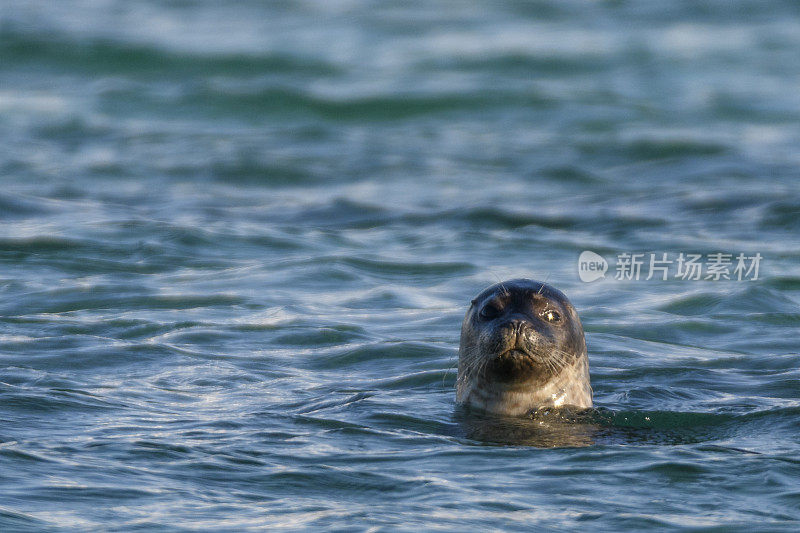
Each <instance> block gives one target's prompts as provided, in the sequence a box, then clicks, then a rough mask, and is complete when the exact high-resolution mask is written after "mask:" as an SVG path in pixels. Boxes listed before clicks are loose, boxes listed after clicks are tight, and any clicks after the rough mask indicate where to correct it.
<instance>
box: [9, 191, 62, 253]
mask: <svg viewBox="0 0 800 533" xmlns="http://www.w3.org/2000/svg"><path fill="white" fill-rule="evenodd" d="M48 203H49V202H44V201H42V200H40V199H38V198H35V197H29V196H23V195H19V194H9V193H0V220H7V219H9V218H28V217H31V216H34V215H43V214H45V213H47V212H49V211H50V210H51V209H50V207H49V205H48ZM3 248H4V243H2V242H0V250H2V249H3Z"/></svg>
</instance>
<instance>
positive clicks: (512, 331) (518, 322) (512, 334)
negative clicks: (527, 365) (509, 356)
mask: <svg viewBox="0 0 800 533" xmlns="http://www.w3.org/2000/svg"><path fill="white" fill-rule="evenodd" d="M504 329H505V330H506V331H507V336H508V339H509V341H511V342H510V344H511V346H513V347H514V348H519V347H521V345H522V344H524V343H525V334H526V332H527V330H528V329H529V328H528V322H527V320H525V319H522V318H511V319H509V320H508V321H506V323H505V324H504Z"/></svg>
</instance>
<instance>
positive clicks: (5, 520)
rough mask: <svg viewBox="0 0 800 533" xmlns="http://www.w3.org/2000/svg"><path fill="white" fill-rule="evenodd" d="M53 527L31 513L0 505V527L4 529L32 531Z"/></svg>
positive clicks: (22, 531) (23, 531) (25, 532)
mask: <svg viewBox="0 0 800 533" xmlns="http://www.w3.org/2000/svg"><path fill="white" fill-rule="evenodd" d="M9 503H10V502H9ZM53 527H54V526H49V525H48V523H47V522H46V521H44V520H41V519H39V518H36V517H35V516H33V515H30V514H27V513H22V512H18V511H15V510H14V509H11V508H9V507H7V506H6V505H4V506H0V528H2V529H4V530H6V531H18V532H20V533H27V532H31V533H34V532H42V531H48V530H50V529H49V528H53ZM53 530H54V529H53Z"/></svg>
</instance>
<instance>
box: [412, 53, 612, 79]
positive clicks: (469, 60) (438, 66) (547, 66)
mask: <svg viewBox="0 0 800 533" xmlns="http://www.w3.org/2000/svg"><path fill="white" fill-rule="evenodd" d="M417 68H419V69H420V70H423V71H434V72H441V71H442V70H450V71H456V72H461V73H464V72H477V73H481V74H487V75H488V74H491V73H502V75H503V76H509V77H513V76H525V77H530V76H536V75H541V76H562V77H577V76H585V75H587V74H592V73H596V72H601V71H603V70H605V69H607V68H608V61H607V58H605V57H603V56H602V55H599V54H598V55H592V54H589V53H587V54H582V55H578V56H567V55H547V54H546V53H543V54H541V55H534V54H528V53H525V52H519V53H498V54H491V53H488V54H482V55H481V56H480V57H454V58H445V59H437V60H428V61H423V62H421V63H420V64H419V65H418V66H417Z"/></svg>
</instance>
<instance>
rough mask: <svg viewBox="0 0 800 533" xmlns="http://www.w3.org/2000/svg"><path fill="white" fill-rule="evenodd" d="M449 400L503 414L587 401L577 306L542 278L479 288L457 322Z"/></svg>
mask: <svg viewBox="0 0 800 533" xmlns="http://www.w3.org/2000/svg"><path fill="white" fill-rule="evenodd" d="M458 352H459V353H458V380H457V382H456V401H457V402H458V403H459V404H462V405H465V406H468V407H471V408H475V409H478V410H482V411H486V412H488V413H492V414H496V415H504V416H520V415H526V414H530V413H531V412H534V411H536V410H538V409H541V408H548V407H567V406H572V407H577V408H589V407H591V406H592V387H591V385H590V384H589V359H588V357H587V355H586V341H585V340H584V337H583V326H581V321H580V318H578V313H577V312H576V311H575V308H574V307H572V304H571V303H570V302H569V300H568V299H567V297H566V296H564V294H563V293H562V292H561V291H559V290H558V289H555V288H553V287H551V286H549V285H547V284H545V283H541V282H539V281H534V280H530V279H514V280H510V281H504V282H502V283H497V284H496V285H492V286H491V287H489V288H487V289H485V290H484V291H483V292H481V293H480V294H479V295H478V296H477V297H475V299H474V300H472V305H470V308H469V309H468V310H467V314H466V316H465V317H464V322H463V324H462V326H461V345H460V347H459V351H458Z"/></svg>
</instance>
